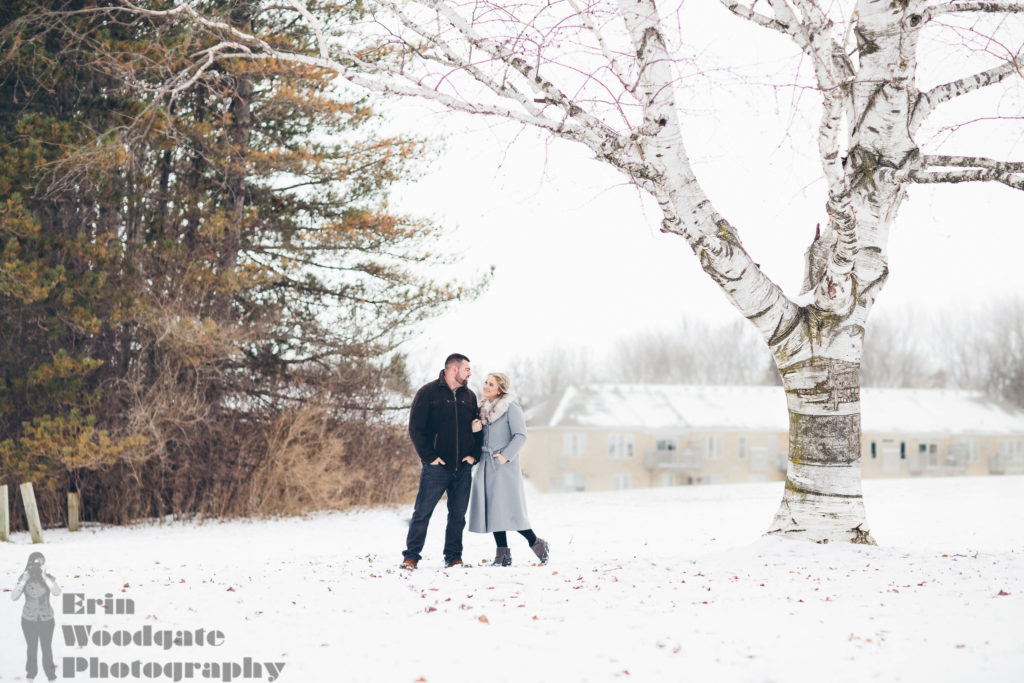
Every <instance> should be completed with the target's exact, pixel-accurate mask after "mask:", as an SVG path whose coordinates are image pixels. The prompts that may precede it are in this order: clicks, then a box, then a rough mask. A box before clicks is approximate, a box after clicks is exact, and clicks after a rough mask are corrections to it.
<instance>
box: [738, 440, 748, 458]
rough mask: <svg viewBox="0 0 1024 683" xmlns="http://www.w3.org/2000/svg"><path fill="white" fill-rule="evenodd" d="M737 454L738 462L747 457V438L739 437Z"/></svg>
mask: <svg viewBox="0 0 1024 683" xmlns="http://www.w3.org/2000/svg"><path fill="white" fill-rule="evenodd" d="M736 450H737V451H738V452H739V456H740V460H742V459H743V458H745V457H747V437H745V436H741V437H740V442H739V445H738V446H737V447H736Z"/></svg>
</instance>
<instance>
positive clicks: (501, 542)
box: [469, 372, 548, 567]
mask: <svg viewBox="0 0 1024 683" xmlns="http://www.w3.org/2000/svg"><path fill="white" fill-rule="evenodd" d="M509 387H510V382H509V379H508V375H505V374H503V373H500V372H494V373H491V374H489V375H487V379H485V380H484V388H483V394H484V399H483V401H482V402H481V404H480V419H478V420H474V421H473V431H480V430H481V429H483V432H484V434H483V436H484V440H483V449H482V450H481V453H480V464H479V465H478V466H477V468H476V471H475V472H474V475H473V490H472V492H471V493H470V497H469V530H470V531H473V532H476V533H488V532H490V533H493V534H494V542H495V543H496V544H497V546H498V549H497V553H496V554H495V556H494V562H493V563H492V566H496V567H507V566H509V565H510V564H512V553H511V552H510V551H509V547H508V539H507V537H506V535H505V532H506V531H509V530H515V531H518V532H519V533H520V534H522V535H523V537H524V538H525V539H526V542H527V543H528V544H529V545H530V549H532V550H533V552H534V553H535V554H536V555H537V559H539V560H540V563H541V564H547V562H548V543H547V541H545V540H544V539H542V538H537V535H536V534H535V533H533V530H532V529H531V528H530V521H529V520H528V519H527V517H526V498H525V496H524V495H523V474H522V471H521V470H520V468H519V451H520V449H522V447H523V444H524V443H526V419H525V418H524V417H523V409H522V408H520V407H519V404H518V403H516V402H515V400H514V398H513V397H512V394H510V393H509Z"/></svg>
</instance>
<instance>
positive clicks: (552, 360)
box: [505, 346, 605, 408]
mask: <svg viewBox="0 0 1024 683" xmlns="http://www.w3.org/2000/svg"><path fill="white" fill-rule="evenodd" d="M505 371H506V372H507V373H508V375H509V377H510V378H511V379H512V385H513V386H512V391H513V393H515V395H516V396H517V397H518V398H519V402H520V403H521V404H522V406H523V408H531V407H534V406H537V405H540V404H541V403H543V402H544V401H546V400H548V399H552V398H555V397H557V396H558V395H559V394H560V393H561V392H562V391H563V390H564V389H565V388H566V387H568V386H569V385H570V384H586V383H588V382H599V381H604V379H605V374H604V372H603V371H602V366H601V365H600V364H599V363H598V362H597V360H596V359H595V357H594V354H593V353H591V352H590V351H589V350H587V349H584V348H579V347H567V346H559V347H553V348H551V349H549V350H547V351H545V352H544V353H541V354H538V355H534V356H529V357H527V356H521V357H519V358H516V359H514V360H513V361H512V362H511V363H510V364H509V366H508V368H507V369H506V370H505Z"/></svg>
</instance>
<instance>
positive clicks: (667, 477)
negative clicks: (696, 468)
mask: <svg viewBox="0 0 1024 683" xmlns="http://www.w3.org/2000/svg"><path fill="white" fill-rule="evenodd" d="M658 484H659V485H661V486H675V485H676V475H674V474H673V473H671V472H666V473H664V474H662V475H661V476H660V477H658Z"/></svg>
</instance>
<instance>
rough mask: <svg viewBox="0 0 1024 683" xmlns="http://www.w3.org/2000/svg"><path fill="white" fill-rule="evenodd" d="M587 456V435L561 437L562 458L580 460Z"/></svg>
mask: <svg viewBox="0 0 1024 683" xmlns="http://www.w3.org/2000/svg"><path fill="white" fill-rule="evenodd" d="M586 454H587V435H586V434H582V433H573V434H563V435H562V457H563V458H582V457H584V456H586Z"/></svg>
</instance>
